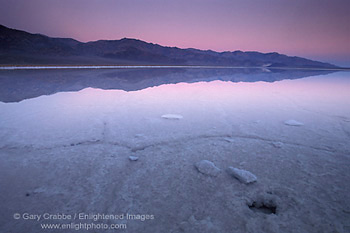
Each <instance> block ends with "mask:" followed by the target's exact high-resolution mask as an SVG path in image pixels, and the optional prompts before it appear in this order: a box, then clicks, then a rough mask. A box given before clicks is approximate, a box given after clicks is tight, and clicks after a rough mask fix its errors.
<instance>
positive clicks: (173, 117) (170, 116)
mask: <svg viewBox="0 0 350 233" xmlns="http://www.w3.org/2000/svg"><path fill="white" fill-rule="evenodd" d="M161 117H162V118H164V119H169V120H180V119H182V118H183V116H181V115H177V114H164V115H162V116H161Z"/></svg>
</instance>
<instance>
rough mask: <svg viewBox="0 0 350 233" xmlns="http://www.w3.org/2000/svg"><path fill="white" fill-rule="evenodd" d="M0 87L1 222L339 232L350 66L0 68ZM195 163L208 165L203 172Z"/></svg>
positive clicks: (347, 159) (349, 152)
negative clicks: (210, 169) (240, 172)
mask: <svg viewBox="0 0 350 233" xmlns="http://www.w3.org/2000/svg"><path fill="white" fill-rule="evenodd" d="M0 83H1V84H2V85H1V87H0V88H1V94H0V101H2V102H0V139H1V140H0V156H1V161H2V162H1V165H0V174H1V175H0V177H1V178H0V186H1V187H2V191H1V202H2V203H4V204H3V207H4V208H2V210H1V216H3V217H2V218H1V220H0V229H1V231H6V229H18V230H19V231H20V230H23V229H26V232H38V231H40V230H41V229H42V227H43V226H42V225H41V224H46V223H49V224H57V223H58V224H68V223H69V224H71V223H74V224H76V223H87V224H92V223H97V222H98V223H103V224H107V225H108V229H104V228H103V229H104V231H106V232H109V231H110V232H115V230H112V229H111V225H110V224H114V223H115V224H120V225H118V226H121V227H123V226H126V229H123V231H124V232H140V231H142V232H331V231H338V232H347V231H349V230H350V225H349V220H350V213H349V209H350V205H349V202H348V201H347V200H349V198H350V196H349V193H350V185H349V184H348V181H349V178H350V174H349V173H348V172H347V171H348V169H349V166H350V145H349V143H348V142H349V139H350V91H349V90H350V73H349V72H335V73H329V72H325V71H282V70H281V71H278V72H277V71H273V72H267V71H261V70H253V71H248V70H239V71H237V70H233V69H220V70H214V69H203V70H198V69H196V70H193V69H176V70H175V69H152V70H143V69H140V70H118V71H110V70H109V71H98V70H97V71H90V70H84V71H67V70H62V71H60V70H55V71H1V72H0ZM129 156H133V158H135V157H136V158H137V159H135V161H134V160H133V159H130V158H129ZM201 160H208V161H211V162H213V164H215V166H216V167H217V168H218V169H219V170H220V173H219V175H218V176H210V175H207V174H203V172H200V171H199V170H198V169H197V168H196V167H195V164H196V163H197V162H199V161H201ZM229 166H232V167H236V168H240V169H244V170H247V171H250V172H251V173H253V174H254V175H256V177H257V181H256V182H254V183H251V184H243V183H241V182H240V181H239V180H237V179H235V178H234V177H232V176H230V175H229V174H228V173H227V171H226V169H227V167H229ZM253 207H254V208H253ZM266 209H267V211H266ZM271 209H274V212H273V213H272V212H271V211H270V212H269V211H268V210H271ZM15 213H19V214H20V219H14V217H13V216H14V214H15ZM24 213H29V214H38V215H39V214H44V213H50V214H57V213H61V214H67V215H69V214H71V215H72V216H74V214H78V216H79V213H86V214H105V215H123V216H124V218H123V219H118V220H110V219H109V220H106V219H99V221H94V220H91V219H74V221H73V220H52V219H43V218H42V219H41V220H40V221H34V220H28V219H24V216H23V214H24ZM126 214H131V215H135V216H136V215H140V216H146V215H148V216H153V217H152V218H149V219H143V220H142V219H127V217H126V216H127V215H126ZM123 224H124V225H123ZM61 227H62V225H61ZM96 229H97V228H96ZM71 230H72V232H73V231H74V229H71ZM82 230H83V228H82ZM257 230H258V231H257Z"/></svg>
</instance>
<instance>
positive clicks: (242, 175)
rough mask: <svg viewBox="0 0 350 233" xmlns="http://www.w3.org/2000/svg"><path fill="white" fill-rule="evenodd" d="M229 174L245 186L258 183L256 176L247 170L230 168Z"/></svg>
mask: <svg viewBox="0 0 350 233" xmlns="http://www.w3.org/2000/svg"><path fill="white" fill-rule="evenodd" d="M227 172H228V173H229V174H230V175H232V176H233V177H235V178H236V179H238V180H239V181H240V182H242V183H244V184H249V183H253V182H256V181H257V178H256V176H255V175H254V174H253V173H251V172H249V171H246V170H242V169H238V168H234V167H228V169H227Z"/></svg>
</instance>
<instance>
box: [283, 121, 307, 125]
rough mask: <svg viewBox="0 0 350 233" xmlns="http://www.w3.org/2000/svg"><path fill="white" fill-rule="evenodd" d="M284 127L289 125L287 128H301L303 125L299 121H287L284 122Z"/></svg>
mask: <svg viewBox="0 0 350 233" xmlns="http://www.w3.org/2000/svg"><path fill="white" fill-rule="evenodd" d="M284 124H285V125H289V126H302V125H304V123H301V122H299V121H296V120H287V121H285V122H284Z"/></svg>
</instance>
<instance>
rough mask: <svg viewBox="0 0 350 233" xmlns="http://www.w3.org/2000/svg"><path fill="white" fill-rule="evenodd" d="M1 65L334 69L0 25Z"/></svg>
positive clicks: (296, 60)
mask: <svg viewBox="0 0 350 233" xmlns="http://www.w3.org/2000/svg"><path fill="white" fill-rule="evenodd" d="M0 64H1V65H203V66H205V65H210V66H244V67H260V66H262V67H290V68H291V67H293V68H337V66H335V65H332V64H329V63H324V62H318V61H313V60H309V59H305V58H301V57H289V56H286V55H283V54H279V53H275V52H274V53H259V52H242V51H234V52H215V51H211V50H199V49H192V48H191V49H180V48H177V47H164V46H161V45H158V44H153V43H147V42H144V41H141V40H137V39H128V38H124V39H121V40H99V41H93V42H87V43H83V42H79V41H77V40H74V39H71V38H52V37H48V36H45V35H41V34H31V33H28V32H25V31H20V30H16V29H11V28H8V27H5V26H3V25H0Z"/></svg>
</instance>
